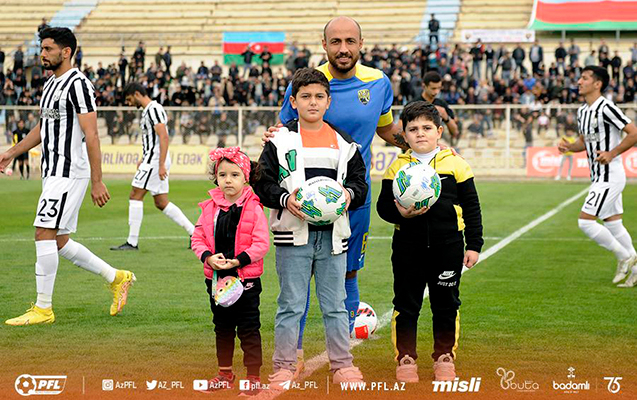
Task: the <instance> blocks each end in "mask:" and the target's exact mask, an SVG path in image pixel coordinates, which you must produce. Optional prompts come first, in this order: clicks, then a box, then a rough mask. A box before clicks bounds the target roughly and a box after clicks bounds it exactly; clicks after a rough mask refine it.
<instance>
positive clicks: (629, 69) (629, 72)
mask: <svg viewBox="0 0 637 400" xmlns="http://www.w3.org/2000/svg"><path fill="white" fill-rule="evenodd" d="M622 75H623V77H624V80H623V82H622V83H623V84H624V86H626V85H627V84H628V82H629V81H631V80H633V79H634V77H635V69H634V68H633V62H632V61H628V62H627V63H626V66H625V67H624V68H623V69H622Z"/></svg>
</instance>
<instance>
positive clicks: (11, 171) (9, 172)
mask: <svg viewBox="0 0 637 400" xmlns="http://www.w3.org/2000/svg"><path fill="white" fill-rule="evenodd" d="M4 173H5V174H6V175H7V176H11V175H13V169H12V168H11V167H9V168H7V169H5V170H4Z"/></svg>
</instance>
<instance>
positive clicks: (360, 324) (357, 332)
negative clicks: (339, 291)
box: [351, 301, 378, 339]
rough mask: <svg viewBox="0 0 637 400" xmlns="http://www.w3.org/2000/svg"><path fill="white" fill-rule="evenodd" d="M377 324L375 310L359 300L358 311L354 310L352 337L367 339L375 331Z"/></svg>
mask: <svg viewBox="0 0 637 400" xmlns="http://www.w3.org/2000/svg"><path fill="white" fill-rule="evenodd" d="M377 326H378V318H377V317H376V312H375V311H374V309H373V308H372V306H370V305H369V304H367V303H363V302H362V301H361V302H360V303H359V304H358V311H357V312H356V319H355V320H354V329H353V330H352V335H351V336H352V338H355V339H369V337H370V336H371V335H372V334H373V333H374V332H376V327H377Z"/></svg>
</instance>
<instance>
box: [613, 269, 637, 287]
mask: <svg viewBox="0 0 637 400" xmlns="http://www.w3.org/2000/svg"><path fill="white" fill-rule="evenodd" d="M635 285H637V272H636V271H632V272H631V273H630V276H629V277H628V279H626V282H624V283H620V284H619V285H617V287H635Z"/></svg>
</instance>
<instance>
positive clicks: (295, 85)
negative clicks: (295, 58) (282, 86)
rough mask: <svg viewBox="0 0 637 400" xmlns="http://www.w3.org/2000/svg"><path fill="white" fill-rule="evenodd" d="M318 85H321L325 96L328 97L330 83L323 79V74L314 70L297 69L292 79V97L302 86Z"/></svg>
mask: <svg viewBox="0 0 637 400" xmlns="http://www.w3.org/2000/svg"><path fill="white" fill-rule="evenodd" d="M314 83H318V84H319V85H323V87H324V88H325V91H326V92H327V95H328V96H329V95H330V82H329V81H328V80H327V78H326V77H325V74H323V73H322V72H320V71H318V70H316V69H314V68H299V69H297V70H296V72H295V73H294V77H292V96H293V97H296V94H297V93H298V92H299V89H301V88H302V87H304V86H308V85H312V84H314Z"/></svg>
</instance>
